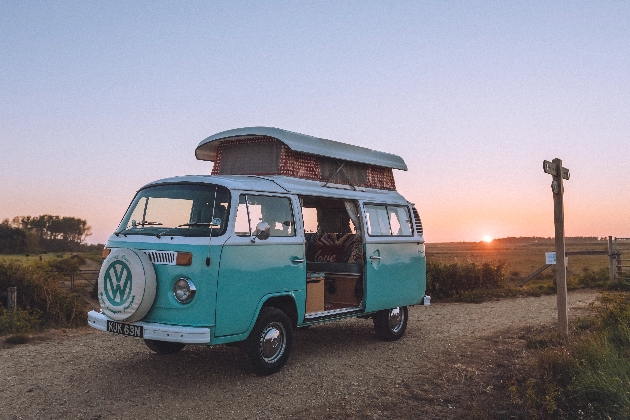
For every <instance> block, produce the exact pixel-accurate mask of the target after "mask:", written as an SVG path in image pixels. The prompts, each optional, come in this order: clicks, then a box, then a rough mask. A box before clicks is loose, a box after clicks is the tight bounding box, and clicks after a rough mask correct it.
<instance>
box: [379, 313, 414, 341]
mask: <svg viewBox="0 0 630 420" xmlns="http://www.w3.org/2000/svg"><path fill="white" fill-rule="evenodd" d="M408 318H409V313H408V311H407V307H406V306H400V307H398V308H392V309H386V310H384V311H378V312H377V313H376V314H374V332H376V337H378V339H379V340H383V341H396V340H398V339H400V338H401V337H402V336H403V335H404V334H405V330H406V329H407V319H408Z"/></svg>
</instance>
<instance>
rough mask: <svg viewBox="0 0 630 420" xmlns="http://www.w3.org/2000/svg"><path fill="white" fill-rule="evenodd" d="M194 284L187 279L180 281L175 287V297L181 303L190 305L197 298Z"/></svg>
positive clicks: (183, 278)
mask: <svg viewBox="0 0 630 420" xmlns="http://www.w3.org/2000/svg"><path fill="white" fill-rule="evenodd" d="M196 291H197V289H196V288H195V285H194V283H193V282H192V281H191V280H190V279H187V278H185V277H182V278H180V279H178V280H177V281H176V282H175V285H174V286H173V295H175V299H177V300H178V301H179V302H181V303H189V302H190V301H191V300H193V298H194V297H195V292H196Z"/></svg>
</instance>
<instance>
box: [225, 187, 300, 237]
mask: <svg viewBox="0 0 630 420" xmlns="http://www.w3.org/2000/svg"><path fill="white" fill-rule="evenodd" d="M260 222H267V223H269V226H270V227H271V230H270V236H295V222H294V219H293V210H292V208H291V200H289V199H288V198H284V197H270V196H265V195H249V194H242V195H241V196H240V197H239V202H238V208H237V210H236V223H235V233H236V234H237V235H239V236H251V234H252V232H253V231H255V230H256V225H258V223H260Z"/></svg>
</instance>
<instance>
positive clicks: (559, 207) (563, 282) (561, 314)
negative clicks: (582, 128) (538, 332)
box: [543, 158, 571, 337]
mask: <svg viewBox="0 0 630 420" xmlns="http://www.w3.org/2000/svg"><path fill="white" fill-rule="evenodd" d="M543 170H544V171H545V173H547V174H550V175H551V176H552V177H553V179H552V181H551V191H553V216H554V217H553V219H554V225H555V229H556V252H555V255H562V256H564V255H566V253H565V247H564V204H563V195H564V186H563V185H562V180H563V179H566V180H567V181H568V180H569V177H570V176H571V174H570V173H569V169H567V168H563V167H562V159H558V158H556V159H554V160H553V161H551V162H549V161H548V160H543ZM555 255H554V257H555ZM556 287H557V302H558V333H559V334H560V335H561V336H563V337H568V335H569V316H568V315H569V313H568V310H567V266H566V264H564V265H561V266H560V267H558V266H556Z"/></svg>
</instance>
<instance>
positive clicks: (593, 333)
mask: <svg viewBox="0 0 630 420" xmlns="http://www.w3.org/2000/svg"><path fill="white" fill-rule="evenodd" d="M604 303H605V305H604V306H603V307H602V308H601V309H599V312H598V315H597V319H596V321H595V322H580V323H579V325H578V327H579V328H580V330H581V332H578V331H577V330H576V331H575V332H574V335H575V337H574V338H572V341H571V342H570V343H565V342H563V341H562V340H557V339H552V338H549V337H546V336H543V337H542V338H540V337H539V338H538V339H536V338H533V339H529V340H527V341H528V347H530V348H538V349H542V350H541V351H540V352H539V353H538V354H537V356H536V362H535V366H533V367H532V369H531V372H536V374H535V375H534V377H533V378H529V379H528V380H526V381H524V383H522V384H521V388H520V393H521V395H522V396H523V400H524V401H525V402H526V405H527V406H528V407H529V410H530V413H531V416H532V417H533V418H541V419H574V418H580V419H618V418H619V419H620V418H630V299H629V296H628V294H615V295H606V296H605V298H604Z"/></svg>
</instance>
